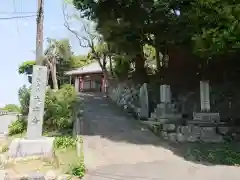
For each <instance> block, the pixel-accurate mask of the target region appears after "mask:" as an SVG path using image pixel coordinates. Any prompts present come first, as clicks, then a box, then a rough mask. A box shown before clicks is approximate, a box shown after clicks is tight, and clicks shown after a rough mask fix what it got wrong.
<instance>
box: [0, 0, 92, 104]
mask: <svg viewBox="0 0 240 180" xmlns="http://www.w3.org/2000/svg"><path fill="white" fill-rule="evenodd" d="M62 3H63V0H45V4H44V5H45V7H44V8H45V12H44V16H45V17H44V37H45V38H46V37H49V38H55V39H62V38H68V39H69V40H70V42H71V45H72V46H73V51H74V52H76V53H78V54H85V53H86V52H87V50H86V49H83V48H81V47H79V45H78V42H77V40H76V39H75V37H74V36H73V35H72V34H71V33H70V32H68V30H67V29H66V28H65V27H64V25H63V22H64V21H63V15H62ZM36 9H37V0H2V2H1V6H0V18H1V17H2V18H3V17H9V16H16V14H4V13H6V12H14V11H15V12H36ZM73 25H74V24H73ZM75 25H76V24H75ZM75 28H76V26H75ZM0 36H1V38H0V39H1V41H0V56H1V64H0V83H1V86H0V106H3V105H5V104H10V103H13V104H18V89H19V88H20V87H21V86H22V85H23V84H27V77H26V76H24V75H19V74H18V73H17V69H18V66H19V64H21V63H22V62H23V61H26V60H34V59H35V54H34V51H35V44H36V43H35V39H36V18H35V17H33V18H27V19H17V20H0Z"/></svg>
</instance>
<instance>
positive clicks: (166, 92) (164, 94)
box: [160, 84, 171, 103]
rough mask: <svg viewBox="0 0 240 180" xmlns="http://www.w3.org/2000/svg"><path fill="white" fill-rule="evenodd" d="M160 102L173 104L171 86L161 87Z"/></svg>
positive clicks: (164, 85)
mask: <svg viewBox="0 0 240 180" xmlns="http://www.w3.org/2000/svg"><path fill="white" fill-rule="evenodd" d="M160 101H161V103H171V88H170V85H166V84H163V85H161V86H160Z"/></svg>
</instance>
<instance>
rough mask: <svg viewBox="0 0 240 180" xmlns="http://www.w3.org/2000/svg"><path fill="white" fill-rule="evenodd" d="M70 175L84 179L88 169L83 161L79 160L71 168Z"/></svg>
mask: <svg viewBox="0 0 240 180" xmlns="http://www.w3.org/2000/svg"><path fill="white" fill-rule="evenodd" d="M67 173H68V174H71V175H74V176H77V177H79V178H82V177H83V176H84V175H85V173H86V167H85V165H84V162H83V160H82V159H80V158H79V160H78V161H76V162H75V163H73V164H71V165H70V166H69V170H68V172H67Z"/></svg>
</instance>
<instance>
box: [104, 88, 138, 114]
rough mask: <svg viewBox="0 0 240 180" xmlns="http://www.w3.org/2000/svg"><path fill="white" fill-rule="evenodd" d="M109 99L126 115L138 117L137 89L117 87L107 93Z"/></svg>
mask: <svg viewBox="0 0 240 180" xmlns="http://www.w3.org/2000/svg"><path fill="white" fill-rule="evenodd" d="M109 97H110V99H111V100H112V101H113V102H115V103H116V104H117V105H118V106H120V107H122V108H124V110H125V111H127V112H128V113H132V114H133V115H137V116H138V115H139V107H140V105H139V88H134V87H132V88H128V87H122V86H118V87H117V88H113V89H111V90H110V91H109Z"/></svg>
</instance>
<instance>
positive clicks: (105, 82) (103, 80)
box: [102, 75, 107, 96]
mask: <svg viewBox="0 0 240 180" xmlns="http://www.w3.org/2000/svg"><path fill="white" fill-rule="evenodd" d="M102 93H103V94H104V96H107V79H106V78H105V76H104V75H103V77H102Z"/></svg>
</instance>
